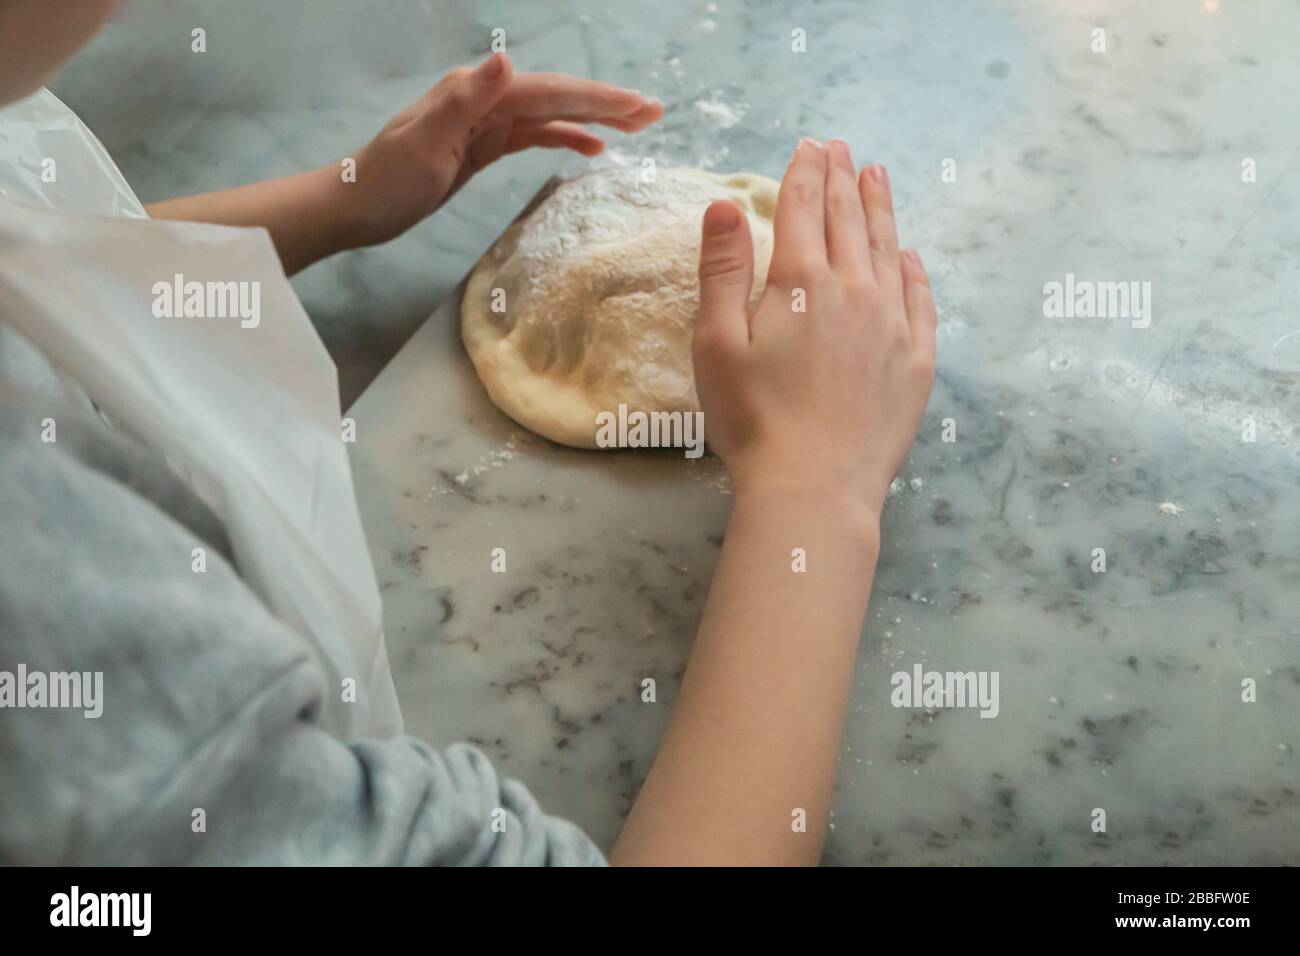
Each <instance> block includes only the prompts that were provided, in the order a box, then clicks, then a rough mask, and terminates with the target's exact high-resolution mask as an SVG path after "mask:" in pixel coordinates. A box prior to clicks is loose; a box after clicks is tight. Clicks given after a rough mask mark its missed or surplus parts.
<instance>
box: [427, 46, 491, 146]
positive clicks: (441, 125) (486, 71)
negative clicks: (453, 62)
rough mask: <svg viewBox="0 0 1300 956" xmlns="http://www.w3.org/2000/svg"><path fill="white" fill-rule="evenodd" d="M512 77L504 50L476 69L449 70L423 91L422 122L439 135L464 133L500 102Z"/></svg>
mask: <svg viewBox="0 0 1300 956" xmlns="http://www.w3.org/2000/svg"><path fill="white" fill-rule="evenodd" d="M513 76H514V68H513V67H512V66H511V64H510V58H509V57H508V56H506V55H505V54H504V53H494V54H493V55H492V56H490V57H488V58H487V59H486V60H484V61H483V62H482V63H480V64H479V66H478V68H477V69H473V70H471V69H469V68H468V67H462V68H461V69H458V70H452V71H451V72H450V73H448V74H447V75H446V76H444V77H443V78H442V80H441V81H439V83H438V85H437V86H435V87H434V88H433V89H432V90H430V91H429V92H428V93H427V94H425V100H424V101H423V103H424V105H425V106H426V107H428V108H427V109H424V110H423V111H422V112H423V116H424V119H425V121H426V123H427V124H428V125H429V126H430V127H436V129H437V131H438V133H439V134H440V135H442V136H448V135H450V136H455V135H457V134H464V133H465V132H467V131H468V130H469V129H471V128H472V127H473V126H474V124H476V123H477V122H479V120H481V119H482V118H483V117H484V116H486V115H487V114H488V113H490V112H491V111H492V110H493V109H494V108H495V107H496V106H497V104H498V103H500V102H501V99H502V98H503V97H504V96H505V95H506V92H507V91H508V90H509V89H511V87H512V85H513V84H512V83H511V80H512V78H513Z"/></svg>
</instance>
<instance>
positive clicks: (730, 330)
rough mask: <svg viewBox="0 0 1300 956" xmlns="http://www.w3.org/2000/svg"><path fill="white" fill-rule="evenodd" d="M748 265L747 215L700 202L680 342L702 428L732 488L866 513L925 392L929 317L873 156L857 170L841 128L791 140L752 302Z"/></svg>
mask: <svg viewBox="0 0 1300 956" xmlns="http://www.w3.org/2000/svg"><path fill="white" fill-rule="evenodd" d="M752 276H753V251H752V241H751V239H750V235H749V227H748V223H747V221H746V219H745V216H744V215H743V214H742V213H741V211H740V210H739V208H738V207H736V206H735V205H734V204H732V203H729V202H725V201H723V202H717V203H714V204H713V205H712V206H710V207H709V210H708V212H707V213H706V214H705V217H704V237H703V245H702V247H701V251H700V314H699V319H698V321H697V323H696V326H695V338H694V343H693V349H692V352H693V358H694V363H695V378H696V385H697V390H698V392H699V397H700V405H701V407H702V409H703V410H704V423H705V434H706V436H707V439H708V443H709V445H710V447H711V448H713V450H714V451H715V452H717V453H718V455H719V456H721V458H722V459H723V460H724V461H725V462H726V464H727V468H728V470H729V471H730V473H731V479H732V485H733V488H734V489H735V493H736V495H737V497H740V496H742V495H748V494H759V493H763V492H765V491H769V490H775V491H776V492H777V493H778V494H789V493H794V494H807V495H814V496H818V497H823V498H825V497H827V496H830V497H831V499H832V500H837V501H843V503H844V505H845V506H846V508H848V509H850V513H849V514H846V518H847V517H850V516H852V515H853V514H857V515H862V516H864V517H865V518H866V519H867V520H868V521H870V522H871V523H872V524H873V525H874V524H875V522H877V521H878V519H879V515H880V509H881V508H882V507H883V505H884V500H885V494H886V493H887V491H888V489H889V485H890V483H891V482H892V481H893V479H894V477H895V476H896V475H897V474H898V472H899V470H900V469H901V468H902V466H903V463H904V462H905V461H906V459H907V452H908V449H909V448H910V447H911V445H912V439H913V437H914V436H915V434H916V429H917V426H918V425H919V424H920V422H921V417H922V415H923V414H924V412H925V406H926V402H927V401H928V399H929V395H930V386H931V384H932V383H933V380H934V340H935V322H936V315H935V307H934V297H933V296H932V295H931V292H930V284H929V280H928V279H927V277H926V274H925V269H924V268H923V267H922V265H921V260H920V258H919V257H917V256H916V255H915V253H913V252H908V253H905V254H900V252H899V248H898V235H897V231H896V229H895V225H894V212H893V201H892V197H891V194H890V188H889V178H888V176H887V175H886V174H885V171H884V169H883V167H879V166H871V167H867V168H864V169H863V170H862V173H861V175H857V176H855V173H854V168H853V159H852V157H851V156H850V155H849V150H848V147H847V146H846V145H845V144H844V143H842V142H840V141H838V140H833V141H832V142H830V143H829V144H827V145H826V146H823V145H821V144H819V143H816V142H814V141H812V140H804V141H802V142H801V143H800V144H799V146H798V148H797V149H796V150H795V154H794V158H793V160H792V161H791V163H790V167H789V169H787V170H786V174H785V179H784V181H783V182H782V184H781V195H780V199H779V200H778V203H777V211H776V222H775V246H774V251H773V254H772V264H771V268H770V269H769V271H768V278H767V287H766V289H765V291H764V292H763V295H762V298H761V300H760V301H759V304H758V308H757V309H756V310H755V312H754V314H753V315H752V316H750V315H747V308H746V306H747V302H748V298H749V292H750V288H751V284H752ZM801 300H802V308H803V311H798V309H799V308H800V306H801ZM863 508H865V509H866V510H865V511H863V510H860V509H863Z"/></svg>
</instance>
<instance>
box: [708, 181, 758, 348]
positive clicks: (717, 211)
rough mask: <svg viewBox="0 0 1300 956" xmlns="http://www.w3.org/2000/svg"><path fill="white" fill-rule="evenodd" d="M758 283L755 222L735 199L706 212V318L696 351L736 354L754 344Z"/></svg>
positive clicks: (718, 204) (725, 201)
mask: <svg viewBox="0 0 1300 956" xmlns="http://www.w3.org/2000/svg"><path fill="white" fill-rule="evenodd" d="M753 283H754V243H753V239H752V238H751V237H750V234H749V220H748V219H747V218H746V217H745V214H744V213H743V212H742V211H741V209H740V207H739V206H737V205H736V204H735V203H733V202H731V201H730V200H720V201H718V202H715V203H713V204H712V205H711V206H709V208H708V209H707V210H706V211H705V213H704V223H703V236H702V238H701V241H700V314H699V318H698V319H697V320H696V322H695V344H694V347H695V349H696V350H700V349H713V348H721V349H724V350H731V349H735V348H739V347H743V346H744V345H746V344H748V342H749V292H750V289H751V287H752V286H753Z"/></svg>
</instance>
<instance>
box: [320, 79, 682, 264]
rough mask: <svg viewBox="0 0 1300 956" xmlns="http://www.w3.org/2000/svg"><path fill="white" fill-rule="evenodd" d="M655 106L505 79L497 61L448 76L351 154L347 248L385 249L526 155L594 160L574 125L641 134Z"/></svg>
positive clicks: (564, 83) (621, 94) (593, 86)
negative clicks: (538, 151) (505, 160)
mask: <svg viewBox="0 0 1300 956" xmlns="http://www.w3.org/2000/svg"><path fill="white" fill-rule="evenodd" d="M662 115H663V105H662V104H660V103H659V102H658V101H656V100H647V99H646V98H645V97H643V96H641V94H640V93H637V92H636V91H634V90H627V89H622V88H621V87H617V86H613V85H611V84H609V83H600V82H597V81H594V80H583V79H579V78H577V77H573V76H565V75H563V74H559V73H524V74H521V75H518V76H516V75H514V74H513V72H512V70H511V66H510V60H509V58H508V57H506V55H505V54H503V53H498V54H495V55H493V56H491V57H489V58H488V59H487V60H485V61H484V62H483V63H482V64H481V65H480V66H479V67H478V68H477V69H473V70H471V69H468V68H462V69H458V70H453V71H452V72H451V73H448V74H447V75H446V76H445V77H443V79H442V81H441V82H439V83H438V85H437V86H435V87H434V88H433V89H431V90H430V91H429V92H428V93H426V94H425V95H424V96H423V97H421V99H420V100H419V101H418V102H416V103H414V104H412V105H411V106H409V107H407V108H406V109H405V110H403V111H402V112H401V113H399V114H398V115H397V116H396V117H395V118H394V119H393V120H392V122H390V123H389V124H388V125H387V126H385V127H384V128H383V130H381V131H380V133H379V135H378V136H376V137H375V139H374V140H373V141H371V142H370V143H369V144H368V145H367V146H366V147H365V148H364V149H362V150H361V152H360V153H358V155H357V157H356V159H357V181H356V184H355V185H354V186H352V187H351V188H350V189H349V190H348V191H347V194H346V195H347V198H346V201H347V203H348V210H347V218H348V220H349V222H350V228H351V229H352V230H353V231H354V236H353V238H354V240H355V241H356V243H357V244H361V245H373V244H375V243H379V242H385V241H387V240H388V239H392V238H393V237H395V236H398V235H400V234H401V233H403V232H405V231H406V230H407V229H409V228H410V227H411V226H413V225H415V224H416V223H417V222H419V221H420V220H421V219H423V218H424V217H426V216H428V215H429V214H430V213H432V212H433V211H434V210H435V209H437V208H438V207H439V206H441V205H442V204H443V203H444V202H446V201H447V199H448V198H450V196H451V195H452V194H453V193H455V192H456V190H457V189H459V188H460V187H461V185H462V184H463V183H464V182H465V181H466V180H467V179H469V178H470V176H472V175H473V174H474V173H476V172H478V171H479V170H480V169H482V168H483V167H484V166H486V165H488V164H489V163H491V162H494V161H495V160H497V159H500V158H501V157H502V156H504V155H506V154H507V153H513V152H517V151H519V150H521V149H527V148H528V147H530V146H541V147H545V148H562V149H572V150H576V151H577V152H580V153H582V154H584V155H587V156H594V155H596V154H597V153H599V152H600V151H601V150H602V149H604V146H605V144H604V142H603V141H602V140H601V139H600V138H599V137H598V136H595V135H593V134H592V133H589V132H587V131H586V130H585V129H583V128H582V127H581V126H578V125H576V124H578V123H600V124H601V125H603V126H610V127H613V128H614V129H618V130H622V131H623V132H627V133H632V132H636V131H637V130H640V129H643V128H645V127H646V126H648V125H650V124H651V123H653V122H654V121H655V120H657V119H659V117H661V116H662Z"/></svg>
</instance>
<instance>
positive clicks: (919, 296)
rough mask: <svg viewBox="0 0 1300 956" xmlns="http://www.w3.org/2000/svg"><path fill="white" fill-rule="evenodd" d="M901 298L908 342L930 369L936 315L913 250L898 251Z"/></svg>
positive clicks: (923, 274)
mask: <svg viewBox="0 0 1300 956" xmlns="http://www.w3.org/2000/svg"><path fill="white" fill-rule="evenodd" d="M902 262H903V267H902V272H901V277H902V283H903V300H904V305H905V307H906V311H907V324H908V327H909V328H910V329H911V331H912V346H913V348H914V349H915V350H916V353H917V355H918V356H920V357H921V359H922V360H923V362H924V363H926V364H928V366H929V368H930V370H931V372H933V369H934V349H935V326H936V325H937V324H938V321H939V317H938V313H937V312H936V311H935V307H934V293H933V291H932V290H931V289H930V278H929V276H927V275H926V273H925V266H923V265H922V264H921V257H920V256H919V255H917V253H916V250H914V249H909V250H908V251H907V252H905V253H903V255H902Z"/></svg>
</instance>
